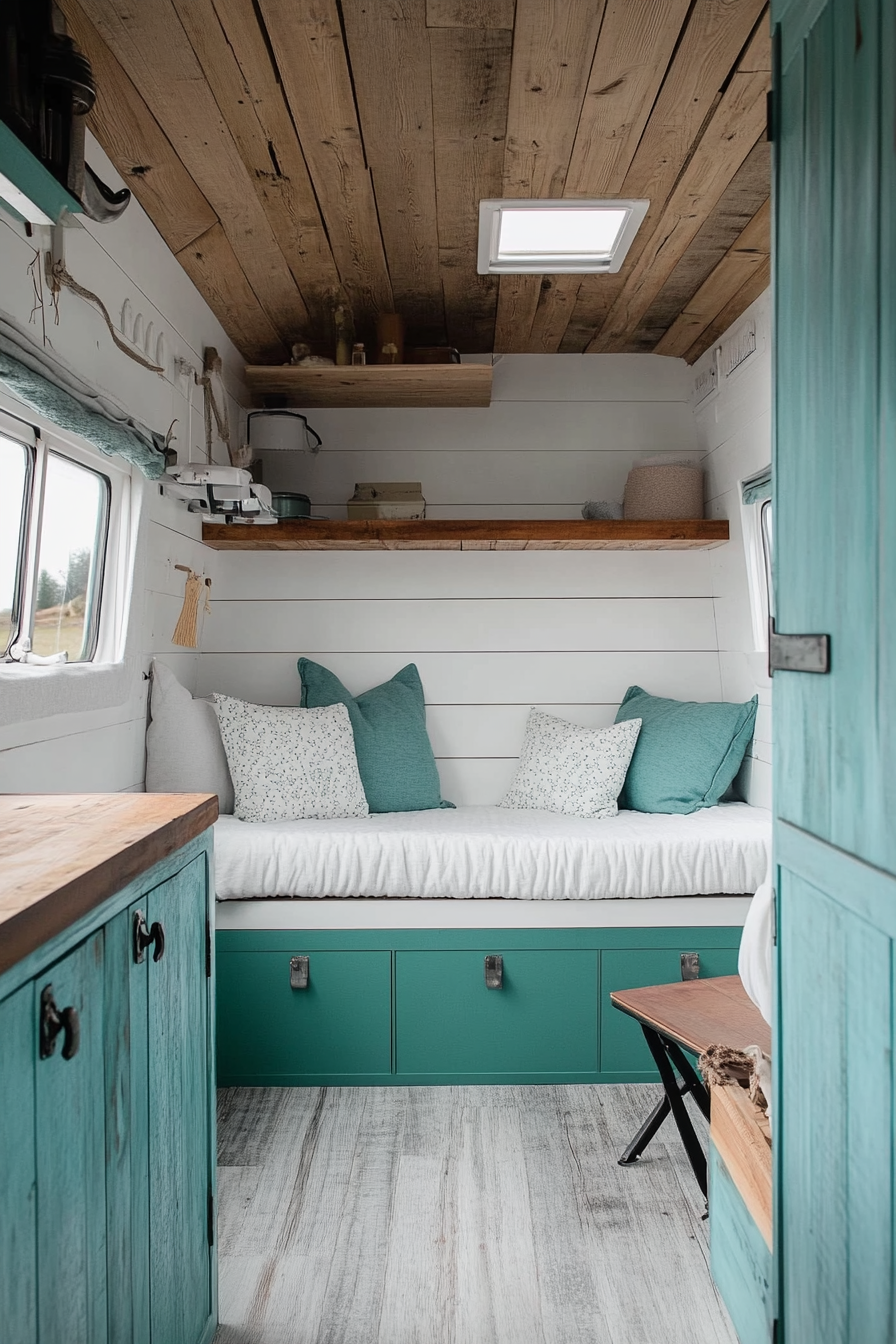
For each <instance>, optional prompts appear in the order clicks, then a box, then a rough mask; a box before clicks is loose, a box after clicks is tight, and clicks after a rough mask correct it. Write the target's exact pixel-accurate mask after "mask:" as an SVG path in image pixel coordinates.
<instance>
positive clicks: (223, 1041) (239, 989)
mask: <svg viewBox="0 0 896 1344" xmlns="http://www.w3.org/2000/svg"><path fill="white" fill-rule="evenodd" d="M299 937H300V938H301V935H299ZM297 956H307V957H308V978H307V985H306V986H305V987H304V988H294V987H293V985H292V983H291V977H290V963H291V962H292V959H293V957H297ZM217 981H218V1054H219V1083H220V1084H221V1086H225V1087H233V1086H240V1085H242V1086H249V1087H251V1086H253V1085H260V1084H264V1085H265V1086H270V1085H272V1084H275V1085H276V1084H289V1083H304V1084H306V1085H311V1084H315V1085H319V1084H324V1083H338V1082H339V1081H344V1082H346V1083H356V1082H358V1081H360V1080H361V1079H363V1080H365V1081H379V1082H386V1081H389V1080H390V1074H391V1072H392V1041H391V1036H392V1004H391V999H392V958H391V954H390V953H389V952H388V951H377V950H373V951H356V950H353V949H350V948H346V949H344V950H337V951H333V950H328V949H326V948H324V949H314V950H311V951H309V950H308V948H307V947H305V946H304V945H303V944H302V943H301V942H297V943H295V944H294V945H293V946H291V947H285V948H284V949H283V950H282V951H251V952H227V951H221V950H220V949H219V952H218V964H217Z"/></svg>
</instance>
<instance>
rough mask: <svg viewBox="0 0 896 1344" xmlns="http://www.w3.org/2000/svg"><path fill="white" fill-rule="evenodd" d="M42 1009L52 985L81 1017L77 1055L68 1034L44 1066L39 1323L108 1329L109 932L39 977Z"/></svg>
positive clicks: (48, 1334)
mask: <svg viewBox="0 0 896 1344" xmlns="http://www.w3.org/2000/svg"><path fill="white" fill-rule="evenodd" d="M33 983H34V1004H33V1013H34V1018H35V1021H37V1016H38V1012H39V1008H40V996H41V991H42V990H43V988H44V987H45V986H46V985H48V984H49V985H52V987H53V997H54V999H55V1002H56V1004H57V1007H58V1008H59V1009H60V1010H62V1009H65V1008H68V1007H73V1008H74V1009H75V1010H76V1011H77V1013H78V1016H79V1018H80V1028H81V1030H80V1046H79V1049H78V1052H77V1054H76V1055H74V1057H73V1058H71V1059H64V1058H63V1056H62V1050H63V1041H62V1036H61V1035H60V1036H59V1037H58V1038H57V1042H56V1049H55V1051H54V1053H53V1054H52V1055H51V1056H50V1057H49V1058H48V1059H39V1060H38V1061H37V1064H36V1066H35V1078H36V1085H35V1100H36V1108H37V1125H36V1136H37V1169H38V1172H39V1173H40V1184H39V1188H38V1199H37V1262H38V1325H39V1337H40V1339H41V1340H46V1341H47V1342H48V1344H49V1342H50V1341H56V1340H59V1341H64V1342H65V1344H103V1342H104V1341H105V1339H106V1213H105V1194H106V1182H105V1172H104V1157H105V1155H104V1151H103V1149H104V1138H103V1109H104V1107H103V1095H104V1087H103V935H102V933H97V934H95V935H94V937H92V938H90V939H88V940H87V942H85V943H82V944H81V945H80V947H76V948H75V949H74V951H72V952H70V953H69V954H68V955H67V956H66V957H64V958H63V959H62V960H61V961H58V962H56V964H55V965H54V966H52V967H51V968H50V969H49V970H48V971H47V972H46V973H45V974H43V975H41V976H39V977H38V979H37V980H35V981H34V982H33Z"/></svg>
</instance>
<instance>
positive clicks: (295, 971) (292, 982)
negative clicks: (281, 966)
mask: <svg viewBox="0 0 896 1344" xmlns="http://www.w3.org/2000/svg"><path fill="white" fill-rule="evenodd" d="M289 987H290V989H307V988H308V958H307V957H290V959H289Z"/></svg>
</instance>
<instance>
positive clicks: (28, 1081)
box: [0, 984, 37, 1344]
mask: <svg viewBox="0 0 896 1344" xmlns="http://www.w3.org/2000/svg"><path fill="white" fill-rule="evenodd" d="M0 1058H2V1061H3V1083H4V1090H5V1097H4V1099H3V1100H2V1101H0V1303H2V1312H3V1326H2V1329H3V1332H4V1334H5V1335H6V1336H7V1338H9V1339H14V1340H17V1341H19V1344H37V1208H36V1205H37V1157H36V1153H35V1144H34V1070H35V1066H36V1064H37V1018H36V1017H35V1014H34V987H33V986H32V985H30V984H26V985H23V986H22V988H21V989H20V990H18V991H17V992H16V993H15V994H11V995H10V996H9V998H8V999H5V1000H4V1001H3V1003H0Z"/></svg>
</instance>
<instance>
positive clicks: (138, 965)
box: [0, 839, 217, 1344]
mask: <svg viewBox="0 0 896 1344" xmlns="http://www.w3.org/2000/svg"><path fill="white" fill-rule="evenodd" d="M208 868H209V862H208V842H207V841H206V840H204V839H199V840H195V841H192V842H190V843H189V844H188V845H187V846H186V847H185V848H184V849H183V850H181V851H180V852H179V853H175V854H174V855H172V856H171V857H170V858H169V859H166V860H165V861H163V862H162V863H160V864H158V865H156V867H155V868H152V869H150V870H149V871H148V872H146V873H144V874H143V875H142V877H140V878H138V879H136V880H135V881H133V882H131V883H130V884H129V885H128V886H127V887H125V888H124V889H123V890H122V891H121V892H120V893H118V895H117V896H115V897H114V898H112V899H110V900H108V901H107V902H106V903H105V904H104V905H101V906H99V907H98V908H97V909H96V910H94V911H92V912H91V914H90V915H88V916H84V917H82V918H81V919H80V920H78V921H77V922H76V923H75V924H74V925H73V926H72V927H71V929H69V930H67V931H66V932H65V933H64V934H60V935H57V936H56V937H55V938H53V939H52V940H51V942H50V943H49V944H47V945H46V946H45V947H44V948H41V949H38V951H36V952H34V953H31V954H30V955H29V956H28V957H27V958H26V959H25V960H24V961H22V962H21V963H19V964H17V965H15V966H13V967H12V969H10V970H8V971H6V972H5V973H4V975H3V976H0V1096H2V1098H3V1102H2V1105H0V1208H2V1217H0V1303H2V1324H0V1336H2V1338H3V1340H4V1341H6V1340H9V1341H10V1344H38V1342H40V1344H56V1341H65V1344H107V1342H108V1344H175V1342H176V1344H208V1341H210V1340H211V1338H212V1336H213V1335H214V1332H215V1325H216V1316H217V1300H216V1260H215V1249H214V1244H213V1242H214V1237H213V1231H214V1220H213V1214H214V1205H213V1198H214V1158H215V1146H214V1145H215V1131H214V1109H213V1104H212V1103H213V1095H214V1093H213V1088H214V1072H213V1067H212V1064H213V1060H212V1040H211V1031H212V1017H211V1007H212V991H211V979H210V973H211V969H212V966H211V944H210V934H209V923H208V921H209V883H208ZM138 920H139V927H140V928H141V929H143V930H145V932H146V933H147V934H148V933H150V932H154V933H155V937H154V938H153V941H152V942H151V943H150V944H149V946H147V947H145V948H141V947H139V946H138V945H137V943H136V942H135V928H136V926H137V923H138ZM48 1035H53V1036H54V1040H53V1041H52V1049H50V1048H48V1045H47V1037H48Z"/></svg>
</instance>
